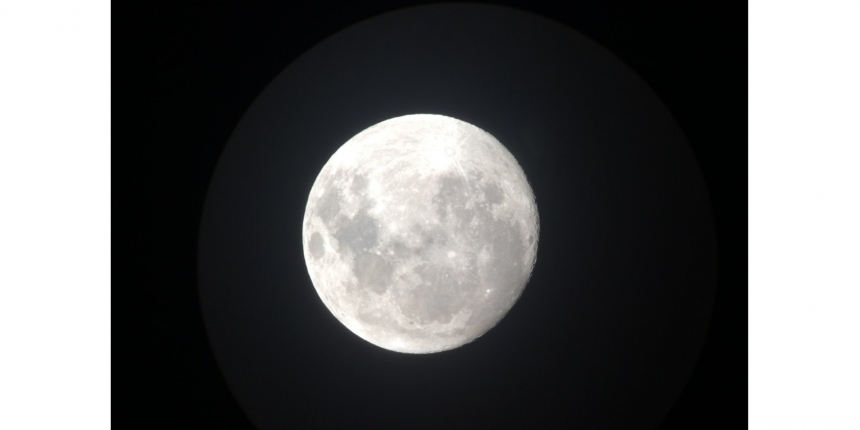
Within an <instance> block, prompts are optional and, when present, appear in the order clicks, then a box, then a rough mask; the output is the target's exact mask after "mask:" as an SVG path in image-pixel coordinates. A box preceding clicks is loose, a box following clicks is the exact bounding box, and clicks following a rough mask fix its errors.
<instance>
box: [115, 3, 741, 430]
mask: <svg viewBox="0 0 860 430" xmlns="http://www.w3.org/2000/svg"><path fill="white" fill-rule="evenodd" d="M690 3H691V2H649V3H644V4H643V3H640V2H607V1H604V2H579V3H577V4H575V5H566V6H564V7H561V6H557V5H555V4H550V3H541V2H528V3H525V2H522V3H518V2H499V3H494V4H503V5H509V6H514V7H517V8H519V9H523V10H527V11H531V12H533V13H537V14H539V15H542V16H545V17H548V18H551V19H553V20H556V21H558V22H561V23H563V24H565V25H567V26H569V27H571V28H573V29H575V30H577V31H579V32H581V33H583V34H585V35H586V36H588V37H590V38H592V39H593V40H595V41H597V42H598V43H600V44H601V45H603V46H604V47H606V48H608V49H609V51H611V52H612V53H613V54H615V55H617V56H618V57H620V58H621V59H622V60H624V61H625V62H626V63H627V64H628V65H629V66H630V67H631V68H632V69H633V70H635V71H636V73H637V74H638V75H639V76H640V77H642V78H643V79H644V80H645V81H646V82H647V83H648V85H650V87H651V88H652V89H653V90H654V91H655V92H656V93H657V95H658V96H659V97H660V99H661V100H662V102H663V103H664V104H665V105H666V106H667V107H668V109H669V111H670V112H671V114H672V115H673V116H674V117H675V119H676V120H677V122H678V124H679V125H680V127H681V129H682V131H683V133H684V134H685V135H686V138H687V140H688V141H689V144H690V146H691V147H692V150H693V152H694V154H695V156H696V160H697V162H698V164H699V166H700V167H701V170H702V173H703V175H704V179H705V183H706V185H707V188H708V193H709V199H710V205H711V208H712V210H713V217H714V222H715V227H716V233H717V244H718V255H717V259H718V261H719V266H718V285H717V295H716V300H715V307H714V314H713V319H712V322H711V327H710V330H709V332H708V337H707V340H706V341H705V346H704V349H703V351H702V355H701V357H700V359H699V361H698V363H697V365H696V368H695V371H694V373H693V376H692V378H691V379H690V382H689V384H688V385H687V387H686V389H685V390H684V391H683V393H682V395H681V397H680V399H679V400H678V402H677V404H676V405H675V407H674V408H673V409H672V411H671V412H670V413H669V415H668V417H667V418H666V420H665V422H664V423H663V426H662V427H661V428H665V429H675V428H678V429H681V428H684V429H688V428H741V427H743V426H745V425H746V407H747V406H746V240H747V239H746V237H747V236H746V195H747V193H746V170H747V169H746V167H747V165H746V139H747V137H746V127H747V126H746V93H747V86H746V69H747V67H746V5H744V4H740V5H738V6H728V5H724V4H716V5H706V4H702V3H695V4H690ZM413 4H421V3H419V2H413V3H409V2H374V4H373V5H372V6H370V5H365V4H362V3H354V2H344V3H334V2H314V3H313V4H312V5H310V4H308V5H293V4H283V5H280V6H277V7H273V6H269V7H260V6H246V5H241V6H240V5H239V4H238V3H237V4H235V5H233V6H229V7H227V6H211V5H208V6H206V7H202V8H201V7H194V6H182V5H177V4H174V3H170V4H165V5H163V6H156V5H149V6H148V7H146V8H139V9H138V8H131V7H127V6H120V5H116V6H115V9H114V24H113V28H114V42H113V61H114V73H113V80H114V81H113V86H114V88H113V95H114V113H113V121H114V130H113V133H114V140H113V141H114V145H113V162H114V166H113V172H114V173H113V175H114V177H113V190H114V196H113V202H114V203H113V204H114V209H113V210H114V213H113V215H114V216H113V220H114V221H113V223H114V225H113V249H114V251H113V256H114V257H113V258H114V262H113V277H114V282H113V285H114V287H113V369H112V372H113V390H114V391H113V420H114V423H115V424H116V426H117V427H118V428H152V427H166V428H185V427H191V428H237V429H239V428H252V426H251V424H250V421H249V419H248V418H247V417H246V415H245V413H244V412H243V411H242V409H241V408H240V406H239V404H238V403H237V401H236V400H235V399H234V397H233V395H232V393H231V392H230V390H229V389H228V388H227V385H226V383H225V381H224V379H223V377H222V376H221V373H220V372H219V369H218V367H217V365H216V362H215V359H214V356H213V354H212V352H211V349H210V345H209V340H208V339H207V337H206V332H205V329H204V323H203V319H202V314H201V311H200V304H199V299H198V282H197V244H198V229H199V227H200V217H201V212H202V208H203V203H204V199H205V195H206V191H207V187H208V186H209V181H210V178H211V176H212V174H213V171H214V169H215V164H216V162H217V161H218V158H219V156H220V155H221V151H222V150H223V148H224V145H225V144H226V142H227V141H228V139H229V138H230V136H231V133H232V132H233V130H234V128H235V127H236V125H237V124H238V122H239V120H240V118H241V117H242V115H243V113H244V112H245V111H246V109H247V108H248V107H249V106H250V105H251V104H252V103H253V102H254V100H255V98H256V97H257V96H258V95H259V94H260V92H261V91H262V90H263V89H264V88H266V86H267V85H268V84H269V83H270V82H271V81H272V79H274V78H275V76H277V75H278V73H280V72H281V71H282V70H283V69H284V68H285V67H286V66H287V65H289V64H290V63H291V62H292V61H293V60H295V59H296V58H297V57H298V56H300V55H301V54H302V53H304V52H305V51H307V50H308V49H310V48H311V47H313V46H314V45H315V44H316V43H318V42H320V41H321V40H323V39H324V38H326V37H328V36H331V35H333V34H334V33H336V32H337V31H339V30H341V29H343V28H345V27H347V26H349V25H351V24H355V23H357V22H359V21H362V20H364V19H366V18H370V17H372V16H374V15H377V14H379V13H383V12H387V11H391V10H395V9H399V8H401V7H404V6H408V5H413ZM383 119H384V118H383ZM461 119H465V120H467V121H468V119H467V118H461ZM476 125H478V126H482V124H479V123H477V122H476ZM489 131H491V132H492V131H493V130H489ZM497 137H498V136H497ZM500 140H502V139H500ZM502 142H503V143H505V141H504V140H502ZM559 151H561V152H560V153H558V154H557V155H558V156H559V157H563V155H564V154H565V153H564V152H563V150H559ZM567 154H568V155H569V153H567ZM321 156H322V155H317V154H311V153H309V154H308V160H309V161H308V163H309V164H311V165H313V163H318V161H319V160H316V159H315V158H314V157H317V158H319V157H321ZM311 167H312V166H310V167H309V169H311V170H312V168H311ZM526 167H528V166H524V168H526ZM528 173H529V171H528V169H527V174H528ZM296 175H297V176H296V180H297V181H305V180H307V179H306V178H300V177H299V176H298V175H299V173H296ZM311 180H312V178H311ZM536 193H538V199H539V210H540V209H541V206H540V194H539V193H540V189H536ZM301 204H303V202H302V203H301ZM541 252H542V250H539V255H538V264H541V258H542V257H543V255H542V254H541ZM526 291H527V293H526V294H528V288H527V290H526ZM515 308H516V307H515ZM320 309H323V308H322V306H321V305H319V306H317V308H316V309H308V310H307V312H315V311H319V310H320ZM532 309H533V311H531V312H535V313H540V312H542V311H545V312H547V313H551V312H550V310H549V309H543V310H542V309H541V308H540V307H534V308H532ZM523 312H525V313H522V312H521V315H520V318H527V316H526V315H530V314H528V312H527V311H523ZM500 328H501V327H497V328H496V329H494V330H499V329H500ZM308 330H311V331H313V330H314V329H313V328H308ZM343 331H345V329H344V330H343ZM350 336H351V335H350ZM344 339H348V336H347V335H346V334H345V335H344ZM347 341H348V340H347ZM479 341H480V340H479ZM499 341H500V340H492V341H488V342H499ZM358 342H362V341H360V340H358ZM367 347H368V348H375V347H372V346H369V345H368V346H367ZM368 351H371V352H368V354H371V355H373V354H375V353H374V352H372V351H373V350H372V349H371V350H368ZM380 351H381V350H380ZM380 354H382V353H380ZM386 354H387V352H386ZM524 354H525V353H524ZM561 355H564V354H561ZM320 357H323V359H324V357H326V356H324V355H321V356H320ZM376 357H378V358H379V360H380V362H379V363H380V364H379V365H380V366H393V367H395V368H396V367H397V366H398V364H396V363H394V362H390V363H386V360H395V361H396V360H399V359H398V358H388V357H389V356H387V355H377V356H376ZM463 357H465V358H463V359H464V360H465V359H468V357H479V355H471V356H470V355H464V356H463ZM330 359H331V360H334V362H333V363H322V364H320V366H323V365H332V366H337V367H338V368H341V369H348V368H349V367H350V366H354V365H355V364H354V363H351V362H350V359H349V357H348V356H338V357H336V358H330ZM298 362H301V361H300V360H298V359H297V361H296V363H298ZM291 364H292V365H295V363H284V366H285V367H286V368H287V369H290V366H291ZM433 365H434V364H433V362H430V361H426V360H425V361H422V362H421V366H433ZM476 365H479V364H476ZM480 365H485V366H493V365H494V364H492V363H483V364H480ZM450 366H454V367H453V368H457V369H459V368H458V367H456V366H457V364H456V363H455V364H450ZM497 366H500V368H502V369H504V365H497ZM550 367H552V366H550ZM291 371H293V372H295V373H296V376H295V378H296V380H297V381H304V380H303V379H302V378H308V377H307V376H302V373H303V370H301V369H295V368H292V369H291ZM314 371H315V370H314ZM314 371H310V372H308V373H306V374H313V372H314ZM285 372H288V371H285ZM335 374H336V372H335ZM420 374H421V373H420V372H418V373H414V374H409V375H404V376H403V378H404V380H408V379H409V378H412V377H415V378H418V379H415V381H417V382H423V383H431V382H432V381H422V380H421V376H420ZM425 374H432V372H429V373H425ZM416 375H418V376H416ZM552 378H553V375H552V374H542V375H538V377H536V378H534V380H533V381H532V382H531V384H532V385H529V390H534V391H535V392H543V393H544V394H542V395H541V396H540V399H541V400H540V401H541V402H544V405H541V407H537V406H534V407H528V408H523V411H524V412H523V413H524V414H530V415H532V416H518V415H516V414H515V413H513V412H509V411H508V412H504V413H499V411H496V410H494V408H496V407H497V406H498V405H497V404H493V403H492V402H490V403H487V402H482V401H481V399H480V396H481V393H480V392H479V391H476V392H474V394H475V396H476V397H479V398H476V399H475V408H474V409H471V410H472V411H477V412H469V413H474V414H476V416H486V417H488V418H487V420H488V421H487V422H489V423H494V422H495V421H494V418H493V417H494V416H496V417H498V416H504V417H506V418H508V422H509V423H512V422H516V421H517V420H521V421H522V422H527V421H531V422H535V423H543V424H545V425H547V426H550V427H552V426H556V427H559V428H563V427H569V426H571V425H574V426H575V424H576V423H571V422H566V421H565V418H566V415H565V414H561V413H558V412H557V411H558V410H560V409H563V408H566V407H573V408H575V407H576V405H571V406H567V405H566V403H567V402H568V400H571V399H572V398H573V397H572V395H571V394H570V393H569V391H567V390H561V389H559V385H558V384H554V383H552V382H551V381H550V380H551V379H552ZM461 380H462V381H463V384H466V383H467V380H468V375H464V376H463V378H461ZM297 384H306V386H308V387H310V386H313V385H314V381H313V380H308V381H305V382H297ZM317 385H318V386H319V389H320V390H325V389H326V388H330V387H337V388H338V389H346V390H350V389H352V390H354V391H353V392H354V393H355V394H356V395H363V396H372V395H373V393H377V394H378V395H379V396H380V397H381V398H384V397H385V396H386V393H388V390H389V388H390V387H384V386H383V387H378V388H373V387H371V388H367V387H352V388H350V387H345V386H343V385H338V383H337V381H330V380H325V381H319V384H317ZM404 387H406V386H405V385H404ZM446 387H447V389H450V390H458V389H465V390H467V391H468V388H463V387H459V386H458V385H457V384H452V385H450V386H446ZM497 391H499V392H503V391H504V387H503V386H499V387H498V390H497ZM296 394H297V398H296V399H295V401H294V402H292V403H290V402H286V403H285V404H284V406H283V407H284V408H285V409H291V408H292V409H295V413H294V414H293V415H291V416H294V417H296V418H295V420H296V421H295V424H296V428H303V427H307V425H308V423H310V422H312V421H313V420H312V419H310V418H307V417H313V416H315V415H316V416H318V415H331V414H336V413H342V414H346V415H347V416H345V417H342V418H340V419H338V420H331V421H329V422H349V423H351V424H353V426H354V427H358V428H361V427H362V422H365V423H367V422H371V421H374V420H375V419H371V417H367V416H363V415H362V412H363V411H362V410H361V408H356V407H351V406H350V405H342V406H341V407H336V406H337V405H333V404H330V403H328V402H326V401H325V400H326V399H329V398H331V397H327V396H326V395H325V394H324V393H322V394H321V393H318V392H317V393H315V392H313V390H311V391H309V392H307V393H306V395H302V396H299V394H301V393H296ZM403 394H404V396H408V395H409V393H403ZM414 395H415V396H416V402H422V404H426V405H428V407H429V408H431V409H432V406H433V405H434V402H436V403H439V404H440V405H441V404H444V403H445V402H444V401H441V400H434V399H435V397H434V396H435V395H436V394H432V393H427V392H423V393H418V394H414ZM505 396H506V395H500V394H498V393H494V394H492V395H490V396H489V397H488V398H491V399H497V400H499V399H501V400H502V401H504V402H510V403H511V404H516V403H518V402H519V403H528V402H530V401H536V400H534V399H529V398H520V397H517V394H516V393H512V394H510V396H508V397H505ZM343 397H344V398H346V397H348V396H346V395H345V396H343ZM338 398H340V397H338ZM315 399H317V400H315ZM546 399H554V403H551V404H547V400H546ZM402 409H403V408H401V410H400V411H396V410H392V411H391V413H392V414H393V415H397V414H401V417H402V416H403V414H406V413H407V412H408V411H404V410H402ZM407 409H408V408H407ZM507 409H508V410H511V409H512V408H510V407H508V408H507ZM514 409H515V408H514ZM535 411H542V412H541V414H540V416H534V414H535ZM619 413H622V412H619ZM436 415H437V416H439V417H447V418H450V417H456V414H455V413H448V414H446V413H445V412H440V413H439V414H436ZM406 418H408V417H406ZM426 419H429V420H430V421H431V423H430V424H433V422H432V418H426ZM362 420H365V421H362ZM439 420H440V421H438V422H437V424H439V425H442V424H444V420H443V418H439Z"/></svg>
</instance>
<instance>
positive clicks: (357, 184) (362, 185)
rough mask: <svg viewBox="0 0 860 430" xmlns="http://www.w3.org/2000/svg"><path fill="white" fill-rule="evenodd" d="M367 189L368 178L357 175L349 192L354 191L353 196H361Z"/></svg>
mask: <svg viewBox="0 0 860 430" xmlns="http://www.w3.org/2000/svg"><path fill="white" fill-rule="evenodd" d="M366 189H367V178H366V177H364V176H362V175H355V176H354V177H353V178H352V184H351V185H350V186H349V190H350V191H352V193H353V194H361V193H362V192H364V190H366Z"/></svg>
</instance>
